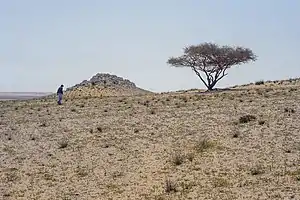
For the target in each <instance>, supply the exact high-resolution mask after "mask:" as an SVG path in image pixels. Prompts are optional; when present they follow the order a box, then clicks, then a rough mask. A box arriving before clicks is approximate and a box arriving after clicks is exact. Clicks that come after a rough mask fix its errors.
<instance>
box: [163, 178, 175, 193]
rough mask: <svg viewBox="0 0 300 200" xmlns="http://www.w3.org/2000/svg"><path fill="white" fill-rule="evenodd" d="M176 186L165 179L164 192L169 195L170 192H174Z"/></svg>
mask: <svg viewBox="0 0 300 200" xmlns="http://www.w3.org/2000/svg"><path fill="white" fill-rule="evenodd" d="M176 191H177V190H176V184H175V183H174V182H173V181H171V180H170V179H166V183H165V192H166V193H171V192H176Z"/></svg>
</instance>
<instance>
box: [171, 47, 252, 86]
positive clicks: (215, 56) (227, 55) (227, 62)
mask: <svg viewBox="0 0 300 200" xmlns="http://www.w3.org/2000/svg"><path fill="white" fill-rule="evenodd" d="M256 58H257V56H256V55H255V54H254V53H253V52H252V50H250V49H248V48H244V47H230V46H219V45H217V44H214V43H203V44H199V45H191V46H188V47H185V48H184V54H183V55H182V56H179V57H171V58H169V59H168V61H167V63H168V64H169V65H171V66H174V67H190V68H191V69H192V70H193V71H194V72H195V73H196V74H197V76H198V77H199V78H200V79H201V81H202V82H203V83H204V84H205V86H206V87H207V89H208V90H213V88H214V86H215V85H216V84H217V82H218V81H219V80H221V79H222V78H223V77H224V76H226V75H227V70H228V69H229V68H231V67H232V66H234V65H241V64H243V63H247V62H249V61H255V60H256ZM204 77H206V80H205V78H204Z"/></svg>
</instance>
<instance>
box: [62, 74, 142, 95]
mask: <svg viewBox="0 0 300 200" xmlns="http://www.w3.org/2000/svg"><path fill="white" fill-rule="evenodd" d="M91 85H98V86H105V87H122V88H128V89H135V88H137V87H136V85H135V84H134V83H133V82H131V81H129V80H127V79H123V78H122V77H118V76H116V75H110V74H107V73H97V74H96V75H94V76H93V77H92V78H91V79H90V80H84V81H82V82H81V83H79V84H76V85H74V86H73V87H70V88H68V89H67V91H68V90H72V89H74V88H78V87H82V86H91Z"/></svg>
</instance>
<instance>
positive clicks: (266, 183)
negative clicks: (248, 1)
mask: <svg viewBox="0 0 300 200" xmlns="http://www.w3.org/2000/svg"><path fill="white" fill-rule="evenodd" d="M298 87H299V84H298V83H296V82H294V83H293V84H286V85H284V86H278V85H267V86H265V85H264V84H260V85H258V86H257V88H255V87H250V88H246V89H242V88H239V89H237V90H233V91H221V92H214V93H204V94H199V93H197V92H196V91H194V92H182V93H166V94H144V95H132V96H114V97H109V96H108V97H105V96H102V97H101V98H95V97H89V96H85V98H79V97H78V98H75V96H73V97H72V98H68V99H67V101H64V104H63V105H62V106H58V105H57V104H56V99H44V100H30V101H4V102H0V103H1V104H0V105H1V109H0V152H1V153H0V159H1V162H0V195H2V196H1V198H3V199H43V200H46V199H49V200H50V199H51V200H53V199H72V200H73V199H80V200H83V199H123V200H126V199H157V200H158V199H159V200H167V199H170V200H171V199H172V200H176V199H178V200H179V199H216V200H217V199H218V200H219V199H224V200H225V199H228V200H233V199H300V134H299V130H300V123H299V117H300V115H299V113H300V108H299V100H300V89H299V88H298Z"/></svg>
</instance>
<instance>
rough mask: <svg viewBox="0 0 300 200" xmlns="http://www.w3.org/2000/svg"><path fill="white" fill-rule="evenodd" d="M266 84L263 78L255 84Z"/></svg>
mask: <svg viewBox="0 0 300 200" xmlns="http://www.w3.org/2000/svg"><path fill="white" fill-rule="evenodd" d="M263 84H265V82H264V81H263V80H260V81H256V82H255V85H263Z"/></svg>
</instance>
